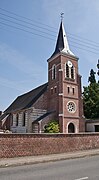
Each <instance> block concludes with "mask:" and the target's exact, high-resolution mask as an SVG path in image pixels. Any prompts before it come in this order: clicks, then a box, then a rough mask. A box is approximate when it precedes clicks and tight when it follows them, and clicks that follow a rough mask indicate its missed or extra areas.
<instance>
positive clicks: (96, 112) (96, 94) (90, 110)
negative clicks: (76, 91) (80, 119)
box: [83, 83, 99, 119]
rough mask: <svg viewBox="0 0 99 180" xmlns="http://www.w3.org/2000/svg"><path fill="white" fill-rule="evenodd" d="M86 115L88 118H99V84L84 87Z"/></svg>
mask: <svg viewBox="0 0 99 180" xmlns="http://www.w3.org/2000/svg"><path fill="white" fill-rule="evenodd" d="M83 102H84V115H85V117H86V118H88V119H89V118H99V83H93V84H90V85H89V86H88V87H84V92H83Z"/></svg>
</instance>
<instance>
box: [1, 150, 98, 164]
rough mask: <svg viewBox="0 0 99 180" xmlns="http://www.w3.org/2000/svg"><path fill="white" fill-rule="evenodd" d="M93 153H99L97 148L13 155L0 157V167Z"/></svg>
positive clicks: (81, 156) (77, 156)
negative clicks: (37, 154) (11, 156)
mask: <svg viewBox="0 0 99 180" xmlns="http://www.w3.org/2000/svg"><path fill="white" fill-rule="evenodd" d="M95 155H99V149H93V150H86V151H77V152H72V153H63V154H50V155H40V156H25V157H15V158H1V159H0V167H7V166H19V165H25V164H36V163H44V162H50V161H59V160H66V159H74V158H83V157H86V156H95Z"/></svg>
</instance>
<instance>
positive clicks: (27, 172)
mask: <svg viewBox="0 0 99 180" xmlns="http://www.w3.org/2000/svg"><path fill="white" fill-rule="evenodd" d="M0 180H99V156H93V157H86V158H79V159H70V160H64V161H57V162H48V163H40V164H33V165H25V166H16V167H6V168H0Z"/></svg>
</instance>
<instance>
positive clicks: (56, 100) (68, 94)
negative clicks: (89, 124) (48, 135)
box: [48, 53, 85, 133]
mask: <svg viewBox="0 0 99 180" xmlns="http://www.w3.org/2000/svg"><path fill="white" fill-rule="evenodd" d="M68 61H70V62H71V63H72V65H73V67H74V69H75V71H74V76H75V78H74V79H71V78H66V77H65V73H66V63H68ZM53 65H55V66H56V78H55V79H52V67H53ZM48 77H49V81H48V84H49V86H48V88H49V89H48V92H49V93H48V94H49V109H50V110H51V109H54V110H55V111H56V118H57V119H58V121H59V124H60V132H62V133H68V125H69V123H72V124H73V125H74V128H75V130H74V132H75V133H78V132H84V131H85V122H84V119H83V102H82V94H81V76H80V75H79V74H78V58H77V57H73V56H71V55H67V54H63V53H59V54H58V55H57V56H55V57H54V58H53V57H52V58H50V59H49V60H48ZM55 88H56V91H55ZM69 102H73V103H74V104H75V106H76V110H75V112H74V113H71V112H69V111H68V109H67V104H68V103H69Z"/></svg>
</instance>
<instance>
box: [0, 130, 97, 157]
mask: <svg viewBox="0 0 99 180" xmlns="http://www.w3.org/2000/svg"><path fill="white" fill-rule="evenodd" d="M96 148H99V133H93V134H89V133H88V134H54V135H53V134H0V158H4V157H6V158H8V157H18V156H32V155H45V154H53V153H65V152H72V151H78V150H87V149H96Z"/></svg>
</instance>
